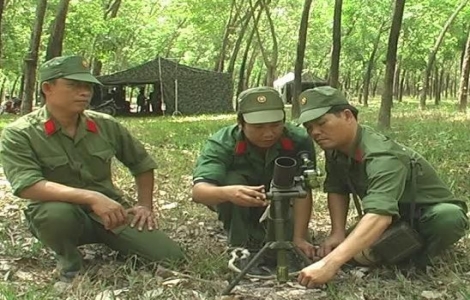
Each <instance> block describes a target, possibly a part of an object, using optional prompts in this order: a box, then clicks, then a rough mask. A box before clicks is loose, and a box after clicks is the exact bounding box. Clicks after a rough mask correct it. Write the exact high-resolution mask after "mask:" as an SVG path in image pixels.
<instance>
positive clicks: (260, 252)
mask: <svg viewBox="0 0 470 300" xmlns="http://www.w3.org/2000/svg"><path fill="white" fill-rule="evenodd" d="M269 245H270V243H266V244H265V245H264V246H263V248H261V250H260V251H258V253H256V255H255V256H254V257H253V258H252V259H251V260H250V261H249V262H248V264H247V265H246V266H245V268H243V270H241V272H240V273H239V274H238V275H237V277H235V279H234V280H233V281H232V282H231V283H230V285H229V286H228V287H227V288H226V289H225V290H224V291H223V292H222V295H228V294H230V291H232V289H233V288H234V287H235V286H236V285H237V284H238V283H239V282H240V280H241V279H242V278H243V276H245V274H246V273H247V272H248V270H249V269H250V268H251V267H252V266H254V264H255V263H256V262H257V261H258V260H259V259H260V257H261V256H262V255H263V253H264V252H266V250H268V249H269Z"/></svg>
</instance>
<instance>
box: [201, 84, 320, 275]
mask: <svg viewBox="0 0 470 300" xmlns="http://www.w3.org/2000/svg"><path fill="white" fill-rule="evenodd" d="M238 105H239V106H238V108H239V109H238V116H237V124H236V125H231V126H227V127H225V128H222V129H220V130H219V131H218V132H217V133H215V134H214V135H213V136H212V137H210V138H209V139H208V141H207V142H206V144H205V146H204V148H203V150H202V153H201V154H200V156H199V158H198V159H197V163H196V167H195V170H194V174H193V176H194V179H193V182H194V186H193V189H192V197H193V200H194V201H195V202H198V203H202V204H205V205H207V206H209V207H210V208H212V209H213V210H215V211H216V212H217V213H218V218H219V220H220V221H222V223H223V227H224V229H225V231H226V233H227V238H228V244H229V245H230V246H232V247H243V248H246V249H248V250H249V251H250V253H251V254H253V253H254V252H256V251H258V250H259V249H260V248H261V247H262V246H263V244H264V243H265V242H267V241H269V240H272V239H273V232H272V231H271V230H269V229H270V228H271V227H272V226H269V224H266V222H260V217H261V216H262V215H263V212H264V211H265V210H266V206H267V202H266V192H267V191H268V189H269V185H270V181H271V179H272V176H273V170H274V160H275V159H276V158H278V157H279V156H290V157H295V156H296V155H297V154H298V153H299V152H300V151H306V152H307V153H308V154H309V155H310V158H311V159H312V158H313V157H314V155H315V154H314V148H313V142H312V141H311V139H310V138H309V137H308V135H307V134H306V132H305V131H304V130H303V129H301V128H298V127H296V126H294V125H291V124H287V123H285V111H284V103H283V101H282V98H281V96H280V95H279V93H278V92H277V91H276V90H274V89H272V88H268V87H260V88H252V89H249V90H246V91H243V92H242V93H241V94H240V95H239V97H238ZM311 211H312V195H311V192H310V191H309V192H308V196H307V197H306V198H304V199H296V200H295V201H294V204H293V215H291V216H286V218H285V219H286V220H288V221H287V224H286V226H287V228H289V230H288V232H287V234H288V235H289V239H290V240H291V241H293V242H294V243H295V244H296V245H297V246H298V247H299V248H300V249H301V250H302V251H303V252H304V253H305V254H306V255H307V256H309V257H313V256H314V247H313V246H312V245H311V244H310V243H309V242H308V241H307V240H308V238H309V237H308V223H309V219H310V215H311ZM293 261H295V260H293ZM274 263H275V262H273V260H272V259H269V258H265V259H261V260H260V261H259V264H258V266H255V267H254V268H252V269H251V270H250V271H249V273H248V274H252V275H260V276H264V275H266V276H269V275H270V272H272V268H273V267H274ZM237 267H238V266H237ZM241 267H242V266H240V268H241ZM263 267H266V268H267V269H266V268H264V270H265V271H263ZM291 267H293V268H294V267H295V265H294V264H291Z"/></svg>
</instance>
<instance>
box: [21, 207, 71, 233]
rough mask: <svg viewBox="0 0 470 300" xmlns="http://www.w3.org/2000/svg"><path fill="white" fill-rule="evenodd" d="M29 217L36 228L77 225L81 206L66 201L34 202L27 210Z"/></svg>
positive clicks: (57, 228) (58, 228)
mask: <svg viewBox="0 0 470 300" xmlns="http://www.w3.org/2000/svg"><path fill="white" fill-rule="evenodd" d="M26 215H27V219H28V220H29V222H31V223H32V224H33V225H34V227H35V228H36V229H39V230H41V229H43V228H53V229H55V230H60V228H64V229H65V228H68V227H70V226H76V224H77V221H79V218H80V207H79V206H78V205H76V204H70V203H65V202H45V203H41V204H32V205H30V206H29V207H28V209H27V210H26Z"/></svg>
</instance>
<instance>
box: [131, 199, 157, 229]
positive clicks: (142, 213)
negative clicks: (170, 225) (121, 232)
mask: <svg viewBox="0 0 470 300" xmlns="http://www.w3.org/2000/svg"><path fill="white" fill-rule="evenodd" d="M127 213H129V214H133V215H134V218H133V219H132V221H131V227H135V226H136V225H137V229H138V230H139V231H142V230H143V229H144V227H145V226H147V228H148V230H150V231H152V230H153V229H154V228H156V227H157V223H156V219H155V214H154V213H153V210H152V209H151V208H150V207H147V206H143V205H137V206H134V207H132V208H129V209H128V210H127Z"/></svg>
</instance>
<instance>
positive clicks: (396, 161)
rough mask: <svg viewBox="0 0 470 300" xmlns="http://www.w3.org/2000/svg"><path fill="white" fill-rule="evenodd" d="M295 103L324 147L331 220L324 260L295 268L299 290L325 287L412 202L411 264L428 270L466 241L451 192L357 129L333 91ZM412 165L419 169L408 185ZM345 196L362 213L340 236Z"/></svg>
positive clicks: (353, 115)
mask: <svg viewBox="0 0 470 300" xmlns="http://www.w3.org/2000/svg"><path fill="white" fill-rule="evenodd" d="M299 99H300V109H301V115H300V118H299V123H302V124H303V125H304V126H305V128H306V129H307V132H308V133H309V135H310V136H311V137H312V139H313V140H315V142H316V143H317V144H318V145H319V146H320V147H321V148H322V149H323V150H325V155H326V172H327V174H326V179H325V183H324V190H325V192H326V193H327V194H328V208H329V211H330V218H331V233H330V235H329V237H328V238H327V239H326V240H325V241H324V242H323V244H322V245H321V246H320V248H319V250H318V252H317V254H318V255H319V256H320V257H322V259H321V260H319V261H318V262H315V263H314V264H312V265H310V266H308V267H306V268H304V269H303V270H302V271H301V273H300V274H299V278H298V280H299V282H300V283H301V284H302V285H304V286H308V287H313V286H316V285H319V284H323V283H326V282H327V281H329V280H330V279H332V278H333V276H334V275H335V274H336V272H337V271H338V269H339V268H340V267H341V266H342V265H343V264H344V263H346V262H348V261H349V260H351V259H352V258H353V257H355V255H357V254H359V253H361V251H363V250H365V249H367V248H368V247H370V246H371V245H372V244H373V243H374V242H376V241H377V240H378V239H379V237H381V235H382V234H383V233H384V231H385V230H386V229H388V228H389V227H390V225H392V224H395V223H394V222H397V221H398V220H399V219H400V218H401V219H402V220H408V219H409V218H408V217H409V216H410V211H411V206H410V201H411V200H414V202H415V205H416V207H415V210H414V211H415V213H414V217H415V218H414V220H415V222H414V225H415V226H414V227H415V230H416V232H417V234H418V235H419V236H420V237H421V238H422V240H423V242H424V243H423V247H422V248H421V250H420V251H419V252H418V253H417V254H415V255H412V256H411V257H409V258H408V259H410V258H411V259H412V261H414V262H415V263H416V264H417V266H421V267H422V266H426V265H427V264H428V263H429V262H430V258H432V257H434V256H435V255H437V254H438V253H440V252H441V251H442V250H444V249H446V248H449V247H450V246H451V245H452V244H454V243H455V242H457V241H458V240H459V239H460V238H461V237H463V236H464V234H465V231H466V230H467V228H468V219H467V216H466V212H467V206H466V204H465V203H464V202H463V201H461V200H459V199H457V198H456V197H455V196H454V195H453V194H452V193H451V192H450V190H449V188H448V187H447V186H446V185H445V184H444V182H443V181H442V180H441V179H440V178H439V176H438V174H437V173H436V171H435V169H434V168H433V167H432V166H431V165H430V164H429V162H427V161H426V160H425V159H424V158H423V157H422V156H421V155H420V154H418V153H417V152H415V151H413V150H412V149H410V148H408V147H405V146H403V145H400V144H399V143H397V142H395V141H393V140H391V139H390V138H388V137H386V136H384V135H382V134H379V133H376V132H374V131H373V130H372V129H370V128H368V127H365V126H363V125H359V123H358V121H357V113H358V111H357V109H356V108H354V107H353V106H351V105H350V104H349V103H348V101H347V100H346V98H345V97H344V95H343V94H342V93H341V92H340V91H338V90H337V89H334V88H332V87H329V86H325V87H318V88H314V89H309V90H306V91H304V92H303V93H301V95H300V96H299ZM411 161H416V166H418V167H419V171H418V172H417V173H415V174H417V175H416V177H415V181H413V184H412V181H411V177H410V176H412V174H411V172H412V170H411V169H412V167H411V166H412V165H411V164H410V162H411ZM350 193H355V194H357V195H358V196H359V198H361V200H362V201H360V202H361V203H362V208H363V212H364V215H363V216H362V218H361V219H360V221H359V222H358V224H357V225H356V226H355V228H354V230H352V232H351V233H350V234H349V235H346V230H345V225H346V216H347V211H348V205H349V194H350ZM405 224H406V223H405ZM408 259H406V260H404V261H408ZM377 263H381V262H380V261H379V262H377Z"/></svg>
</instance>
